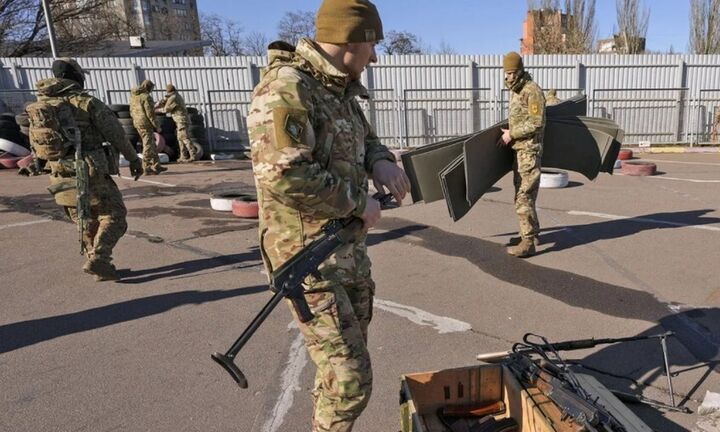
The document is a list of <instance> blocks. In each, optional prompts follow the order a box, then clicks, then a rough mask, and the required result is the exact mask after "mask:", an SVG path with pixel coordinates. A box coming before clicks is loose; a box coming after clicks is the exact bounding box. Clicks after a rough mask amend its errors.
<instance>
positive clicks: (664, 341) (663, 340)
mask: <svg viewBox="0 0 720 432" xmlns="http://www.w3.org/2000/svg"><path fill="white" fill-rule="evenodd" d="M660 345H661V346H662V352H663V361H664V364H665V376H666V377H667V382H668V389H669V391H670V404H671V405H672V407H673V408H674V407H676V406H677V405H675V392H674V391H673V384H672V376H670V363H669V362H668V353H667V337H665V336H663V337H661V338H660Z"/></svg>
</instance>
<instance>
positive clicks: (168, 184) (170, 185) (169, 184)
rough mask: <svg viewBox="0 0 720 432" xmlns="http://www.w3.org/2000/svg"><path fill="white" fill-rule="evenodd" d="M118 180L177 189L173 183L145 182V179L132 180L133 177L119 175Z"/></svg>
mask: <svg viewBox="0 0 720 432" xmlns="http://www.w3.org/2000/svg"><path fill="white" fill-rule="evenodd" d="M118 178H121V179H123V180H132V181H139V182H143V183H150V184H154V185H160V186H168V187H177V185H174V184H171V183H163V182H159V181H153V180H145V179H142V178H139V179H137V180H135V179H134V178H132V177H124V176H121V175H119V176H118Z"/></svg>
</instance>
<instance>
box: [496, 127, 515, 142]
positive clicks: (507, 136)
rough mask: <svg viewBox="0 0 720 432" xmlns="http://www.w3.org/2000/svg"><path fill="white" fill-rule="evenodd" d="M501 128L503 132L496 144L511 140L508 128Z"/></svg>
mask: <svg viewBox="0 0 720 432" xmlns="http://www.w3.org/2000/svg"><path fill="white" fill-rule="evenodd" d="M501 130H502V133H503V134H502V136H501V137H500V140H499V141H498V144H502V145H508V144H510V142H512V137H511V136H510V129H501Z"/></svg>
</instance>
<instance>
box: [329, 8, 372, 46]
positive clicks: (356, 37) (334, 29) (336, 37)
mask: <svg viewBox="0 0 720 432" xmlns="http://www.w3.org/2000/svg"><path fill="white" fill-rule="evenodd" d="M315 26H316V32H315V40H317V41H318V42H325V43H332V44H345V43H349V42H377V41H379V40H382V39H383V29H382V21H380V14H379V13H378V10H377V8H376V7H375V5H374V4H372V3H371V2H370V1H368V0H325V1H323V3H322V5H320V9H318V13H317V18H316V20H315Z"/></svg>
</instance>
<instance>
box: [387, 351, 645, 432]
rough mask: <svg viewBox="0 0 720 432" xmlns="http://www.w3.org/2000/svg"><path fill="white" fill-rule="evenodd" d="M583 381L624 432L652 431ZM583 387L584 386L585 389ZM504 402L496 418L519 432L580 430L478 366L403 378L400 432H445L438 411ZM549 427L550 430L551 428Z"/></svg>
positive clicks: (509, 380)
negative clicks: (508, 419)
mask: <svg viewBox="0 0 720 432" xmlns="http://www.w3.org/2000/svg"><path fill="white" fill-rule="evenodd" d="M580 377H582V378H583V379H582V380H581V381H582V382H583V387H584V388H586V390H589V392H590V394H592V395H593V396H598V397H600V402H601V403H602V404H603V405H604V406H605V407H606V408H607V409H608V410H610V411H611V412H612V413H613V415H614V416H615V418H617V419H618V420H619V421H620V422H621V423H623V425H624V426H626V428H627V430H628V432H631V431H632V432H651V429H650V428H649V427H648V426H647V425H645V424H644V423H643V422H642V421H641V420H640V419H639V418H637V416H635V415H634V414H633V413H632V412H631V411H630V410H628V409H627V407H625V406H624V405H623V404H622V403H621V402H620V401H618V400H617V398H615V397H614V396H612V394H611V393H610V392H608V391H607V389H605V388H604V387H603V386H602V384H600V383H599V382H597V381H596V380H594V379H593V378H592V377H587V376H579V378H580ZM586 384H587V385H586ZM497 401H503V402H505V406H506V411H505V413H503V414H499V415H497V416H496V418H497V419H500V418H504V417H513V418H514V419H515V420H516V421H517V423H518V425H520V429H519V430H520V432H553V431H556V432H577V431H579V430H582V428H581V427H579V426H578V425H576V424H574V423H572V422H570V421H568V420H561V417H562V415H561V413H560V410H559V409H558V407H557V406H556V405H555V404H554V403H553V402H552V401H550V400H549V399H548V398H547V397H545V395H543V394H542V393H540V391H539V390H537V389H536V388H530V389H529V390H525V389H523V388H522V386H521V385H520V383H519V382H518V381H517V379H516V378H515V376H514V375H513V374H512V373H511V372H510V371H509V370H507V369H506V368H505V367H504V366H502V365H499V364H482V365H477V366H469V367H463V368H457V369H446V370H441V371H435V372H419V373H411V374H406V375H403V376H402V379H401V388H400V422H401V427H402V432H446V430H447V429H446V428H445V427H444V426H443V425H442V423H440V420H439V419H438V418H437V415H436V412H437V410H438V408H441V407H444V406H452V405H484V404H490V403H492V402H497ZM551 425H552V426H551Z"/></svg>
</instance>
